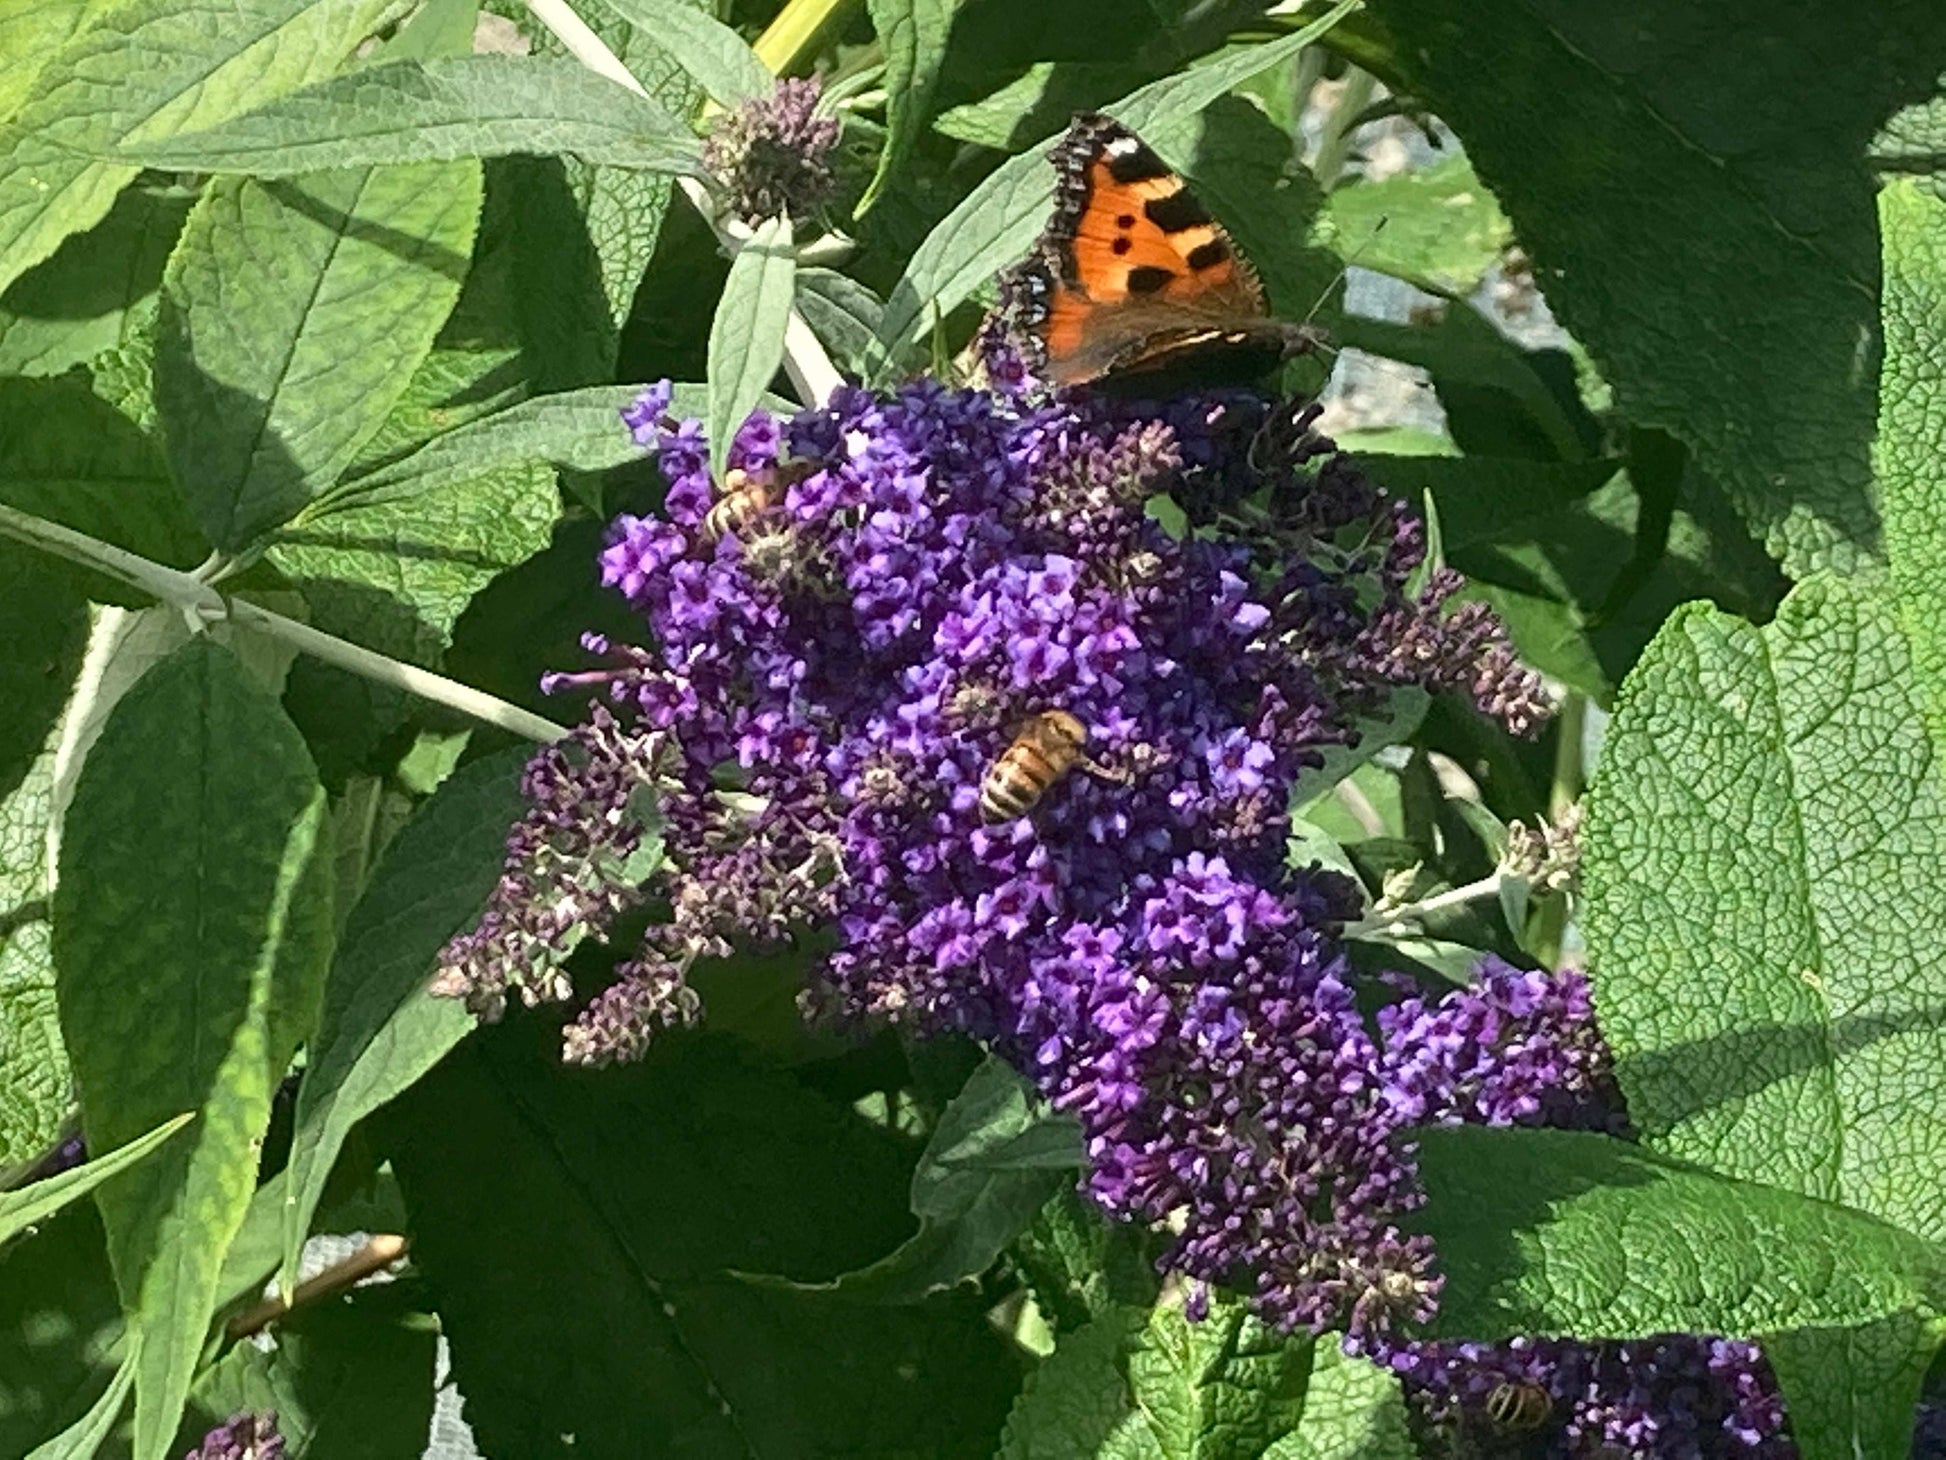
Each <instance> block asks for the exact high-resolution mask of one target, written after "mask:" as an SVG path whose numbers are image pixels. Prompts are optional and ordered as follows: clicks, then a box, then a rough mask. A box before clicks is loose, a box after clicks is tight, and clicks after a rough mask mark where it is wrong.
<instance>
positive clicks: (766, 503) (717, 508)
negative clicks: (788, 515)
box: [703, 466, 777, 542]
mask: <svg viewBox="0 0 1946 1460" xmlns="http://www.w3.org/2000/svg"><path fill="white" fill-rule="evenodd" d="M776 487H777V479H776V477H775V476H774V475H772V474H771V473H768V472H765V473H760V474H757V475H752V474H751V473H749V472H747V471H745V470H743V468H741V467H735V466H733V467H731V468H730V469H729V470H728V471H726V472H724V473H723V484H722V486H721V488H720V489H719V490H718V492H717V496H716V500H715V501H714V502H712V503H711V504H710V509H709V511H708V512H707V513H705V514H704V516H703V540H704V541H705V542H718V541H720V540H721V539H723V538H725V537H727V536H729V535H730V534H731V533H735V534H736V535H737V536H738V537H744V536H747V535H748V533H749V530H750V524H751V523H753V522H755V521H756V520H757V519H758V518H759V517H761V516H763V514H764V513H765V512H767V511H769V510H770V506H771V503H772V501H773V500H774V498H775V496H776Z"/></svg>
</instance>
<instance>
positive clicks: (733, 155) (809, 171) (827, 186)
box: [703, 78, 838, 224]
mask: <svg viewBox="0 0 1946 1460" xmlns="http://www.w3.org/2000/svg"><path fill="white" fill-rule="evenodd" d="M818 95H819V87H818V83H817V82H815V81H811V80H799V79H793V78H787V79H785V80H781V81H779V82H778V83H777V87H776V89H775V90H774V91H773V92H771V94H770V95H769V96H763V97H753V98H751V99H750V100H749V101H746V102H744V103H743V104H742V105H741V106H739V107H738V108H737V109H736V110H735V111H733V112H730V113H728V114H726V115H725V116H723V117H722V118H721V119H719V120H718V122H717V123H716V127H715V129H714V131H712V132H711V134H710V136H709V138H708V140H707V141H705V142H704V143H703V165H704V166H705V167H707V168H708V169H709V170H710V173H711V174H712V175H713V176H714V177H715V178H716V180H717V182H718V184H719V185H720V186H721V187H722V190H723V194H724V199H725V202H726V205H727V207H728V210H729V212H731V213H732V214H734V215H735V216H736V217H738V218H741V219H742V220H743V221H744V222H746V223H752V224H754V223H760V222H762V221H763V220H764V219H766V218H775V217H776V216H778V215H779V214H780V213H789V214H790V216H791V217H793V218H805V217H809V216H810V215H811V214H813V213H815V212H817V210H818V209H820V208H822V207H823V206H824V205H825V204H826V203H828V202H829V201H830V200H831V194H832V191H833V189H834V188H835V187H836V185H837V177H836V174H835V173H834V172H833V171H832V169H831V149H832V148H833V147H835V146H837V144H838V119H837V118H836V117H832V116H828V115H820V114H819V112H818V110H817V104H818Z"/></svg>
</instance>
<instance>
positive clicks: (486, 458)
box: [310, 385, 707, 521]
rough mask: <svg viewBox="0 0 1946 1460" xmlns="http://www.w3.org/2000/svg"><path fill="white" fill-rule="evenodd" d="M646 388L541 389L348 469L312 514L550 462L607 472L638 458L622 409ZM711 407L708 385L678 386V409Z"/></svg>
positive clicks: (696, 411) (685, 412) (682, 412)
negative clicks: (362, 467)
mask: <svg viewBox="0 0 1946 1460" xmlns="http://www.w3.org/2000/svg"><path fill="white" fill-rule="evenodd" d="M645 388H646V387H644V386H640V385H591V386H588V387H586V388H585V389H582V390H565V391H558V392H556V393H555V394H553V395H540V396H535V397H533V398H532V399H529V400H524V401H520V402H518V403H517V404H515V405H511V406H508V407H507V408H506V409H505V410H500V411H494V412H492V413H491V414H489V415H484V416H479V417H476V418H475V419H473V420H471V421H468V422H465V423H464V424H462V425H459V426H456V427H454V428H453V429H452V430H450V431H446V432H442V433H441V434H440V435H437V436H434V437H433V438H432V439H431V440H429V441H427V442H426V443H425V444H424V445H422V446H420V447H418V448H417V449H416V450H413V451H409V452H407V453H406V454H405V455H403V456H398V457H395V458H393V459H392V460H389V461H387V462H385V463H383V464H382V465H377V466H374V467H372V468H371V469H369V470H367V471H363V472H358V473H354V474H352V475H350V476H347V477H346V478H345V480H344V481H343V482H342V483H341V484H340V485H339V486H338V487H337V488H334V489H333V490H332V492H330V493H329V494H327V496H326V498H325V500H324V501H323V502H321V503H320V504H319V507H318V510H317V511H315V512H313V513H311V514H310V520H312V521H318V520H322V519H323V518H324V517H326V516H328V515H330V514H335V513H337V512H339V511H343V510H346V509H348V508H351V507H370V506H376V505H378V504H380V503H384V502H391V501H398V500H402V499H405V498H408V497H414V496H417V495H419V494H420V493H422V492H429V491H435V490H437V489H438V488H440V487H444V486H450V485H451V484H453V483H454V482H463V481H466V480H467V479H468V478H470V477H474V476H478V475H480V474H482V473H485V472H492V471H498V470H500V469H501V468H503V467H509V466H523V465H527V464H529V463H532V462H540V461H545V462H552V463H553V464H554V465H556V466H562V467H572V468H574V469H575V470H577V471H606V470H607V469H609V468H610V467H616V466H621V465H622V464H623V463H625V462H629V461H634V460H637V459H639V458H640V457H641V455H642V448H641V447H639V446H637V445H636V444H635V443H634V441H633V440H631V439H630V437H629V434H628V432H627V430H625V429H624V428H623V426H622V420H621V416H622V408H623V407H624V406H626V405H628V403H629V402H630V401H632V400H634V399H635V398H636V397H637V396H639V395H640V394H641V393H642V392H643V390H644V389H645ZM706 406H707V395H706V393H705V390H704V388H703V387H702V386H699V385H679V386H677V387H676V394H675V403H674V405H673V407H672V410H673V413H674V414H675V415H676V416H677V417H678V418H681V417H684V416H700V415H701V414H702V412H703V410H704V409H705V408H706Z"/></svg>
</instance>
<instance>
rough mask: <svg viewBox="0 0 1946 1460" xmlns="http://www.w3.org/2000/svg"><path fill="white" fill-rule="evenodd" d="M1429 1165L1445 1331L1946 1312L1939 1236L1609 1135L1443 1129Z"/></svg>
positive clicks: (1762, 1324)
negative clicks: (1924, 1236)
mask: <svg viewBox="0 0 1946 1460" xmlns="http://www.w3.org/2000/svg"><path fill="white" fill-rule="evenodd" d="M1419 1166H1420V1173H1421V1175H1422V1177H1423V1178H1424V1181H1425V1185H1426V1190H1427V1193H1428V1195H1429V1198H1430V1200H1429V1204H1428V1206H1427V1207H1426V1209H1425V1211H1424V1213H1423V1215H1421V1216H1420V1217H1418V1218H1417V1219H1416V1222H1417V1225H1419V1226H1420V1227H1422V1228H1424V1229H1425V1230H1426V1231H1428V1232H1430V1233H1431V1234H1432V1235H1433V1237H1434V1238H1435V1240H1437V1242H1438V1243H1439V1254H1440V1271H1441V1272H1442V1273H1443V1274H1444V1275H1445V1279H1446V1286H1445V1288H1444V1290H1443V1291H1442V1292H1441V1294H1440V1312H1439V1318H1438V1320H1437V1323H1436V1324H1435V1332H1436V1333H1438V1334H1439V1335H1442V1336H1449V1337H1454V1338H1478V1339H1497V1338H1504V1337H1507V1336H1509V1335H1512V1334H1521V1333H1572V1334H1575V1335H1576V1336H1578V1337H1582V1338H1643V1337H1648V1336H1650V1335H1653V1334H1658V1333H1720V1334H1723V1335H1725V1336H1727V1337H1732V1338H1757V1337H1761V1336H1762V1335H1764V1334H1767V1333H1784V1332H1791V1331H1795V1330H1818V1329H1824V1328H1850V1327H1853V1326H1856V1325H1859V1324H1865V1323H1871V1322H1875V1321H1878V1320H1881V1319H1884V1318H1888V1317H1898V1316H1900V1315H1907V1314H1913V1313H1929V1314H1933V1315H1935V1316H1936V1315H1937V1314H1938V1313H1939V1312H1940V1311H1941V1309H1942V1305H1946V1286H1942V1283H1946V1258H1942V1255H1941V1253H1940V1251H1939V1249H1938V1248H1936V1247H1935V1246H1933V1245H1932V1244H1931V1243H1929V1242H1925V1241H1922V1240H1920V1239H1919V1238H1917V1237H1914V1236H1912V1235H1911V1234H1909V1233H1906V1232H1902V1231H1900V1230H1898V1229H1897V1228H1895V1227H1892V1226H1889V1225H1888V1224H1886V1223H1885V1222H1882V1221H1879V1220H1878V1219H1876V1218H1874V1217H1871V1216H1868V1215H1866V1214H1864V1213H1862V1212H1857V1211H1852V1210H1848V1209H1846V1208H1845V1207H1841V1206H1836V1205H1834V1204H1832V1203H1830V1202H1826V1201H1819V1200H1817V1199H1815V1198H1813V1197H1808V1196H1804V1195H1801V1194H1799V1193H1797V1192H1794V1191H1788V1190H1785V1189H1783V1188H1780V1187H1775V1186H1765V1185H1761V1184H1759V1183H1757V1182H1752V1181H1739V1180H1735V1179H1733V1178H1731V1177H1728V1176H1722V1175H1719V1174H1717V1173H1715V1172H1712V1171H1708V1170H1705V1169H1703V1168H1702V1167H1699V1166H1694V1165H1691V1164H1688V1163H1686V1162H1681V1161H1675V1160H1671V1159H1670V1158H1668V1157H1666V1156H1660V1155H1657V1154H1656V1153H1655V1152H1653V1151H1647V1150H1644V1149H1642V1148H1641V1147H1639V1146H1636V1145H1632V1144H1630V1143H1628V1142H1625V1141H1620V1140H1616V1139H1614V1138H1613V1137H1610V1136H1600V1135H1592V1134H1588V1133H1586V1132H1581V1131H1554V1130H1507V1129H1499V1130H1496V1129H1488V1128H1485V1127H1481V1126H1458V1127H1452V1128H1447V1129H1427V1130H1422V1131H1420V1132H1419Z"/></svg>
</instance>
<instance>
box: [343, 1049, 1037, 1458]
mask: <svg viewBox="0 0 1946 1460" xmlns="http://www.w3.org/2000/svg"><path fill="white" fill-rule="evenodd" d="M558 1041H559V1035H558V1032H555V1031H550V1030H547V1029H545V1028H541V1027H539V1026H538V1024H537V1023H536V1022H535V1021H519V1020H515V1021H509V1022H508V1023H507V1024H504V1025H502V1026H500V1027H498V1028H496V1029H491V1030H485V1031H482V1032H481V1033H480V1034H479V1035H476V1036H474V1037H473V1038H471V1039H469V1040H467V1041H466V1042H465V1043H464V1044H462V1045H461V1046H460V1047H459V1048H458V1049H457V1050H455V1051H454V1052H453V1053H452V1054H451V1055H449V1056H448V1057H447V1058H446V1059H445V1060H444V1061H443V1062H442V1063H441V1064H440V1066H439V1067H438V1068H437V1069H436V1070H434V1071H433V1072H432V1074H431V1075H429V1076H428V1077H427V1078H426V1079H424V1080H422V1081H421V1082H420V1083H419V1084H418V1085H417V1086H415V1087H414V1088H413V1089H412V1090H411V1091H409V1092H408V1093H407V1094H406V1095H405V1096H403V1097H402V1098H401V1099H400V1100H398V1101H396V1102H394V1103H393V1105H392V1106H391V1107H389V1109H388V1110H387V1111H386V1112H385V1113H384V1114H383V1115H382V1116H381V1118H380V1128H381V1131H387V1130H389V1131H390V1132H392V1141H391V1143H390V1151H391V1156H392V1160H393V1165H394V1167H395V1169H396V1170H397V1171H398V1173H399V1176H400V1179H401V1181H402V1182H403V1184H404V1187H405V1191H406V1195H407V1197H408V1199H409V1202H410V1208H411V1216H412V1230H413V1234H414V1240H413V1257H414V1260H415V1262H416V1263H417V1264H418V1265H419V1266H420V1269H421V1271H422V1272H423V1273H424V1274H425V1276H426V1279H427V1281H428V1282H429V1283H430V1284H431V1286H432V1288H433V1292H434V1295H435V1297H436V1300H437V1306H438V1310H439V1314H440V1321H441V1324H442V1327H443V1329H444V1331H445V1333H446V1335H447V1337H448V1338H449V1340H450V1341H451V1343H452V1356H453V1373H454V1377H455V1379H456V1380H457V1382H458V1383H459V1385H460V1387H461V1389H462V1390H463V1391H464V1392H465V1393H466V1396H467V1419H468V1421H469V1423H470V1424H471V1425H472V1427H473V1431H474V1434H475V1435H476V1436H477V1437H478V1443H479V1445H480V1448H481V1449H482V1451H484V1452H486V1453H488V1454H503V1455H542V1454H552V1453H557V1452H558V1450H559V1439H558V1437H559V1436H560V1435H562V1434H564V1433H573V1434H574V1436H575V1448H574V1453H575V1454H577V1455H581V1456H589V1457H597V1460H609V1457H622V1460H634V1457H637V1456H641V1455H644V1454H653V1455H680V1454H694V1455H716V1454H759V1455H761V1454H826V1455H847V1456H860V1457H872V1456H886V1457H889V1456H894V1455H898V1456H911V1455H926V1456H938V1457H941V1460H954V1457H961V1456H965V1457H985V1456H988V1455H990V1454H991V1453H992V1448H993V1439H994V1435H995V1433H996V1432H997V1430H998V1427H999V1423H1000V1416H1001V1413H1002V1412H1003V1411H1004V1408H1005V1405H1006V1403H1007V1399H1008V1396H1009V1395H1010V1394H1011V1392H1012V1389H1013V1387H1014V1385H1015V1384H1016V1383H1017V1382H1018V1370H1017V1368H1016V1367H1015V1363H1014V1360H1013V1359H1012V1358H1011V1357H1010V1356H1009V1354H1008V1352H1007V1350H1006V1346H1005V1345H1004V1343H1003V1342H1002V1341H1001V1340H1000V1339H999V1337H998V1335H996V1334H995V1333H994V1332H993V1331H992V1330H991V1329H990V1328H989V1327H987V1325H986V1323H985V1320H984V1317H983V1316H982V1314H983V1310H984V1307H985V1304H984V1302H982V1301H980V1300H979V1299H977V1298H970V1297H951V1298H944V1297H942V1298H935V1299H933V1300H931V1301H930V1302H928V1303H927V1304H925V1305H922V1306H919V1307H914V1308H872V1307H863V1306H859V1305H854V1304H847V1303H844V1302H842V1301H840V1300H837V1299H834V1298H829V1297H823V1296H819V1295H815V1294H807V1293H802V1292H794V1291H779V1290H776V1289H773V1288H767V1287H758V1286H756V1285H753V1284H750V1283H748V1282H742V1281H738V1280H735V1279H734V1278H729V1277H727V1276H726V1270H727V1269H736V1270H739V1271H759V1272H761V1271H771V1272H786V1273H789V1274H791V1275H792V1276H794V1277H798V1278H802V1279H817V1278H819V1277H824V1276H828V1275H831V1274H833V1273H837V1272H842V1271H846V1270H848V1269H850V1268H854V1267H856V1266H858V1265H859V1264H860V1263H861V1262H863V1261H867V1260H869V1259H870V1257H871V1256H872V1255H873V1254H875V1253H878V1252H882V1251H885V1250H886V1249H887V1248H889V1247H891V1246H892V1245H894V1244H895V1243H896V1242H897V1240H898V1237H899V1235H900V1234H901V1232H902V1231H903V1230H904V1229H905V1227H906V1225H907V1223H908V1222H909V1218H908V1217H907V1216H906V1214H905V1200H904V1187H905V1174H906V1172H905V1167H906V1164H907V1161H908V1160H909V1154H908V1153H907V1152H905V1151H903V1150H902V1149H901V1147H900V1144H899V1143H898V1142H897V1141H896V1139H895V1138H893V1137H891V1136H890V1135H889V1134H887V1133H886V1132H884V1131H883V1130H881V1129H878V1128H876V1127H874V1126H871V1125H869V1124H868V1123H867V1122H864V1121H862V1120H860V1119H858V1118H856V1117H855V1116H854V1115H853V1114H852V1113H851V1112H850V1111H849V1110H848V1109H847V1108H846V1107H845V1106H843V1105H841V1104H838V1103H834V1102H830V1101H828V1100H827V1099H825V1098H824V1097H823V1096H821V1095H819V1094H817V1093H815V1092H814V1091H813V1090H812V1089H811V1088H809V1087H808V1086H806V1085H805V1084H802V1083H800V1082H799V1081H798V1080H796V1079H794V1078H792V1077H790V1076H789V1075H786V1074H784V1073H781V1072H777V1071H773V1070H766V1069H762V1068H759V1067H757V1066H756V1065H755V1064H754V1063H753V1062H752V1061H751V1060H750V1058H749V1056H748V1055H747V1054H744V1053H741V1052H740V1051H739V1048H738V1046H737V1045H736V1044H735V1043H734V1042H732V1041H729V1040H726V1039H722V1038H701V1039H698V1038H693V1037H691V1038H686V1037H684V1036H682V1035H680V1034H673V1035H670V1036H668V1037H667V1039H666V1041H665V1043H663V1044H661V1045H659V1046H658V1047H657V1048H656V1050H654V1051H653V1052H652V1053H651V1055H650V1056H649V1058H648V1060H647V1061H646V1062H645V1063H644V1064H642V1065H638V1066H633V1067H628V1068H623V1069H608V1070H589V1071H574V1070H564V1069H563V1068H561V1066H560V1064H559V1062H558ZM616 1395H627V1396H629V1402H628V1403H627V1404H617V1403H615V1402H614V1400H615V1396H616Z"/></svg>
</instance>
